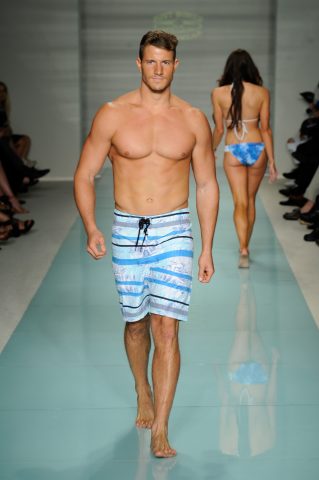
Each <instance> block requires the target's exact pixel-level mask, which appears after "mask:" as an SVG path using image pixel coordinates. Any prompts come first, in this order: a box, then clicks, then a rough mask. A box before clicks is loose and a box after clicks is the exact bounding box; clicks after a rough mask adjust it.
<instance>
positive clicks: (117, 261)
mask: <svg viewBox="0 0 319 480" xmlns="http://www.w3.org/2000/svg"><path fill="white" fill-rule="evenodd" d="M112 253H113V255H112V263H113V271H114V276H115V282H116V286H117V290H118V294H119V297H120V305H121V310H122V315H123V319H124V320H125V321H126V322H136V321H138V320H141V319H142V318H144V317H145V316H146V315H147V314H149V313H156V314H158V315H163V316H166V317H171V318H175V319H176V320H187V316H188V308H189V300H190V294H191V288H192V268H193V237H192V226H191V222H190V218H189V211H188V209H186V208H184V209H181V210H175V211H173V212H169V213H165V214H162V215H152V216H139V215H131V214H129V213H125V212H122V211H119V210H115V211H114V222H113V227H112Z"/></svg>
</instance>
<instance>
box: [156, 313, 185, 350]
mask: <svg viewBox="0 0 319 480" xmlns="http://www.w3.org/2000/svg"><path fill="white" fill-rule="evenodd" d="M151 322H152V334H153V339H154V343H155V345H158V346H159V345H166V346H168V345H171V344H172V343H174V342H176V340H177V339H178V327H179V322H178V320H175V319H174V318H170V317H164V316H162V315H156V314H152V315H151Z"/></svg>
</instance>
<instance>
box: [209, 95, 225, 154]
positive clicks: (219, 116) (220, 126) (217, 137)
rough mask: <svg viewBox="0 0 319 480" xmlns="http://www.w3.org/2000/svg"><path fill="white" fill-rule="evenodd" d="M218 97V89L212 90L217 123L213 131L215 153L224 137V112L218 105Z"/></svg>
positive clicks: (214, 116) (215, 121) (214, 115)
mask: <svg viewBox="0 0 319 480" xmlns="http://www.w3.org/2000/svg"><path fill="white" fill-rule="evenodd" d="M217 97H218V94H217V91H216V88H214V90H212V93H211V102H212V110H213V120H214V123H215V128H214V130H213V150H214V151H215V150H216V149H217V147H218V145H219V144H220V142H221V139H222V138H223V135H224V119H223V112H222V109H221V107H220V105H219V103H218V98H217Z"/></svg>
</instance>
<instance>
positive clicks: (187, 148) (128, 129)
mask: <svg viewBox="0 0 319 480" xmlns="http://www.w3.org/2000/svg"><path fill="white" fill-rule="evenodd" d="M194 144H195V137H194V134H193V133H192V132H191V131H190V129H189V127H188V125H187V122H186V121H183V119H181V118H180V117H178V116H171V118H169V117H157V118H150V117H149V118H148V117H143V116H136V117H134V116H131V117H130V118H127V119H125V120H124V121H123V122H122V124H121V126H120V128H118V129H117V131H116V134H115V135H114V138H113V140H112V147H113V149H114V150H115V151H116V152H117V154H118V155H120V156H122V157H125V158H130V159H139V158H145V157H148V156H151V155H154V154H155V155H159V156H162V157H164V158H168V159H173V160H179V159H184V158H187V157H190V156H191V154H192V150H193V148H194Z"/></svg>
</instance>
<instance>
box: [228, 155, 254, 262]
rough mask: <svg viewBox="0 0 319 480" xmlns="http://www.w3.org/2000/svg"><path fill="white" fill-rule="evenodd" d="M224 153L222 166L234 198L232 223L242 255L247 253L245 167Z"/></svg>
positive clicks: (246, 175)
mask: <svg viewBox="0 0 319 480" xmlns="http://www.w3.org/2000/svg"><path fill="white" fill-rule="evenodd" d="M228 157H229V154H227V153H226V154H225V162H224V168H225V172H226V175H227V179H228V182H229V185H230V189H231V192H232V195H233V200H234V206H235V209H234V223H235V228H236V232H237V236H238V239H239V249H240V252H241V253H242V254H243V255H247V254H248V240H249V237H248V228H249V225H248V174H247V167H245V166H243V165H241V164H240V163H239V162H238V161H236V163H234V161H231V160H230V161H229V159H228Z"/></svg>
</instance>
